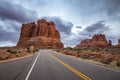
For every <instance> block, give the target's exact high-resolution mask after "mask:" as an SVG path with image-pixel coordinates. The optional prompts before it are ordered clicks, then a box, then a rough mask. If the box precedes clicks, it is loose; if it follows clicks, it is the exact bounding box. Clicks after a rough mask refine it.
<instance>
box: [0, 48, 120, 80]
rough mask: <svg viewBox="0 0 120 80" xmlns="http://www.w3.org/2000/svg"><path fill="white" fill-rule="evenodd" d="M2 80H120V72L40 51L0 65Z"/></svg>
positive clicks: (0, 77)
mask: <svg viewBox="0 0 120 80" xmlns="http://www.w3.org/2000/svg"><path fill="white" fill-rule="evenodd" d="M0 80H120V72H119V71H113V70H110V69H107V68H103V67H101V66H97V65H95V64H92V63H88V62H85V61H83V60H81V59H78V58H74V57H70V56H66V55H62V54H56V53H54V52H53V51H51V50H40V51H39V53H38V54H36V55H35V56H33V57H30V58H25V59H21V60H16V61H12V62H8V63H2V64H0Z"/></svg>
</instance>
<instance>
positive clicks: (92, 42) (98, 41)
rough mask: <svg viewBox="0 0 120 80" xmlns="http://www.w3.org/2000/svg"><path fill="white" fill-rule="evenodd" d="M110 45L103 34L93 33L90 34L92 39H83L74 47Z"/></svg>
mask: <svg viewBox="0 0 120 80" xmlns="http://www.w3.org/2000/svg"><path fill="white" fill-rule="evenodd" d="M109 46H112V42H111V41H110V40H109V41H107V40H106V37H105V35H104V34H95V35H93V36H92V39H84V40H82V41H81V42H80V44H79V45H77V46H76V48H80V47H90V48H92V47H109Z"/></svg>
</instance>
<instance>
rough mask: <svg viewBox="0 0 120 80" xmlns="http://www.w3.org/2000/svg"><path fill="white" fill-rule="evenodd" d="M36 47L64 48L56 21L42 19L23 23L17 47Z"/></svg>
mask: <svg viewBox="0 0 120 80" xmlns="http://www.w3.org/2000/svg"><path fill="white" fill-rule="evenodd" d="M30 46H33V47H34V48H63V47H64V45H63V43H62V42H61V40H60V33H59V31H58V30H57V29H56V28H55V23H54V22H52V21H50V22H47V21H46V20H45V19H40V20H38V21H37V24H35V22H32V23H27V24H22V28H21V33H20V38H19V41H18V43H17V47H25V48H26V47H30Z"/></svg>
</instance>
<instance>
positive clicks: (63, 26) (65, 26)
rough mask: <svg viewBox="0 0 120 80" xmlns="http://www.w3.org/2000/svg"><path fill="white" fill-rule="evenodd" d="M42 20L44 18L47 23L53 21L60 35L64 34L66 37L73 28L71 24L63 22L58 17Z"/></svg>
mask: <svg viewBox="0 0 120 80" xmlns="http://www.w3.org/2000/svg"><path fill="white" fill-rule="evenodd" d="M42 18H45V19H46V20H48V21H54V22H55V24H56V27H57V29H58V30H59V31H60V32H61V33H65V34H67V35H70V34H71V29H72V27H73V23H72V22H69V21H64V20H62V19H60V18H59V17H42Z"/></svg>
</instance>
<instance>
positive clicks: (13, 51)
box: [7, 49, 17, 54]
mask: <svg viewBox="0 0 120 80" xmlns="http://www.w3.org/2000/svg"><path fill="white" fill-rule="evenodd" d="M7 52H9V53H10V54H17V51H16V50H11V49H8V50H7Z"/></svg>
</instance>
